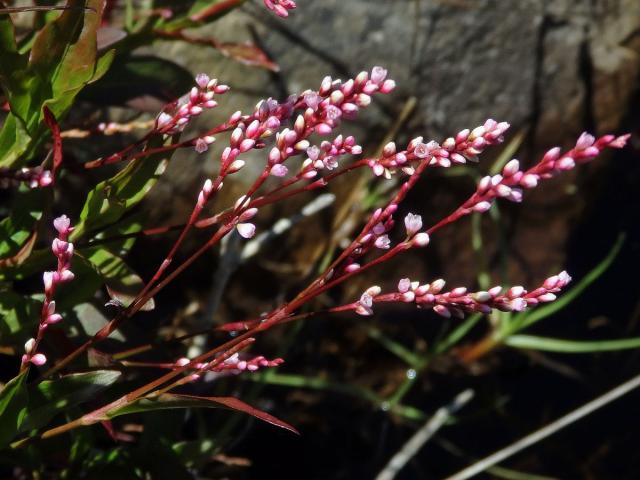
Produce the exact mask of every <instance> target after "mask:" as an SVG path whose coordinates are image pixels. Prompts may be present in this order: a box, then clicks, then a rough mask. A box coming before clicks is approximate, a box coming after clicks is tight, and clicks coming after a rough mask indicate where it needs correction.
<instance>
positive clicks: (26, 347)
mask: <svg viewBox="0 0 640 480" xmlns="http://www.w3.org/2000/svg"><path fill="white" fill-rule="evenodd" d="M35 346H36V339H35V338H30V339H29V340H27V341H26V342H25V344H24V353H27V354H29V353H31V352H32V351H33V347H35Z"/></svg>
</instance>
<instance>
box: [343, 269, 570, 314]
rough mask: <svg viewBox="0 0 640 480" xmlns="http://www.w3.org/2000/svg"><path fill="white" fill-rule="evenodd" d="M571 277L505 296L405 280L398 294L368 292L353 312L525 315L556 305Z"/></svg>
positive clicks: (438, 282) (516, 289) (492, 291)
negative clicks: (394, 307)
mask: <svg viewBox="0 0 640 480" xmlns="http://www.w3.org/2000/svg"><path fill="white" fill-rule="evenodd" d="M570 281H571V277H570V276H569V275H568V274H567V272H564V271H563V272H561V273H559V274H558V275H554V276H552V277H549V278H547V279H546V280H545V281H544V283H543V284H542V285H541V286H540V287H538V288H536V289H535V290H533V291H531V292H528V291H527V290H525V289H524V287H521V286H515V287H511V288H510V289H508V290H507V291H506V292H505V293H504V294H503V293H502V287H500V286H496V287H493V288H491V289H489V290H487V291H480V292H468V290H467V289H466V288H465V287H458V288H454V289H452V290H450V291H447V292H443V289H444V287H445V281H444V280H442V279H438V280H435V281H434V282H432V283H430V284H429V283H427V284H420V282H416V281H411V280H410V279H408V278H403V279H402V280H400V282H398V291H397V292H393V293H385V294H383V293H381V292H382V289H381V288H380V287H378V286H373V287H370V288H368V289H367V290H366V291H365V292H364V293H363V294H362V296H361V297H360V299H359V300H358V302H356V303H355V304H353V305H352V309H353V310H354V311H355V312H356V313H358V314H360V315H371V314H373V304H374V303H382V302H403V303H415V305H417V306H418V307H419V308H431V309H433V311H434V312H436V313H437V314H438V315H441V316H443V317H446V318H449V317H451V316H452V315H453V316H455V317H458V318H464V316H465V314H466V313H483V314H488V313H491V312H492V311H493V310H494V309H497V310H500V311H502V312H522V311H523V310H525V309H526V308H527V307H529V306H533V305H537V304H539V303H546V302H552V301H553V300H555V299H556V296H555V293H557V292H559V291H560V290H562V289H563V288H564V287H565V286H567V285H568V284H569V282H570Z"/></svg>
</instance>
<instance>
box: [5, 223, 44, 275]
mask: <svg viewBox="0 0 640 480" xmlns="http://www.w3.org/2000/svg"><path fill="white" fill-rule="evenodd" d="M37 238H38V235H37V234H36V232H31V235H30V236H29V238H28V239H27V241H26V242H25V243H24V245H22V246H21V247H20V250H18V252H17V253H15V254H14V255H12V256H10V257H8V258H0V269H2V268H9V267H15V266H17V265H22V263H24V261H25V260H26V259H27V258H29V255H31V252H32V251H33V246H34V245H35V243H36V239H37Z"/></svg>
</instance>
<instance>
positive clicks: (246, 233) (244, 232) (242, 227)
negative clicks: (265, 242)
mask: <svg viewBox="0 0 640 480" xmlns="http://www.w3.org/2000/svg"><path fill="white" fill-rule="evenodd" d="M236 229H237V230H238V233H239V234H240V236H241V237H243V238H247V239H248V238H252V237H253V236H254V235H255V234H256V226H255V225H254V224H253V223H239V224H238V225H236Z"/></svg>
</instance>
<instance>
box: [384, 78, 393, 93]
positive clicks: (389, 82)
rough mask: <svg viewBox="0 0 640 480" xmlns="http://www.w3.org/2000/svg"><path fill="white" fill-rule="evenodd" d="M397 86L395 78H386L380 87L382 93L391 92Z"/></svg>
mask: <svg viewBox="0 0 640 480" xmlns="http://www.w3.org/2000/svg"><path fill="white" fill-rule="evenodd" d="M395 88H396V82H395V80H391V79H389V80H385V81H384V83H383V84H382V86H381V87H380V93H391V92H393V91H394V90H395Z"/></svg>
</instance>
